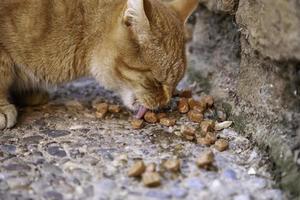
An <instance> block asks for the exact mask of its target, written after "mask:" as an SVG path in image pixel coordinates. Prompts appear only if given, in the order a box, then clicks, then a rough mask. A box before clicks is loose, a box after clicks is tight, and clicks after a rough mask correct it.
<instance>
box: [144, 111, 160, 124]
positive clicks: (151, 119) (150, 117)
mask: <svg viewBox="0 0 300 200" xmlns="http://www.w3.org/2000/svg"><path fill="white" fill-rule="evenodd" d="M144 119H145V121H146V122H148V123H152V124H154V123H156V122H157V121H158V119H157V116H156V114H155V113H154V112H150V111H148V112H146V114H145V116H144Z"/></svg>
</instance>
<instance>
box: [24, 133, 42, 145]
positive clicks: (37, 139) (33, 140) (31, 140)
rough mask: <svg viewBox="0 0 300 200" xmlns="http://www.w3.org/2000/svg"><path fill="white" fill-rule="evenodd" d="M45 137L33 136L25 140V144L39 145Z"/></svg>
mask: <svg viewBox="0 0 300 200" xmlns="http://www.w3.org/2000/svg"><path fill="white" fill-rule="evenodd" d="M42 139H44V137H42V136H40V135H33V136H28V137H25V138H23V141H24V143H26V144H38V143H39V142H40V141H41V140H42Z"/></svg>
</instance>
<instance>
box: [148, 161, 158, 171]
mask: <svg viewBox="0 0 300 200" xmlns="http://www.w3.org/2000/svg"><path fill="white" fill-rule="evenodd" d="M155 171H156V164H155V163H150V164H148V165H147V167H146V172H155Z"/></svg>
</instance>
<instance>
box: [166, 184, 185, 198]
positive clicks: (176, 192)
mask: <svg viewBox="0 0 300 200" xmlns="http://www.w3.org/2000/svg"><path fill="white" fill-rule="evenodd" d="M170 192H171V194H172V196H173V197H175V198H179V199H182V198H185V197H186V196H187V195H188V191H187V190H186V189H184V188H179V187H175V188H172V189H171V191H170Z"/></svg>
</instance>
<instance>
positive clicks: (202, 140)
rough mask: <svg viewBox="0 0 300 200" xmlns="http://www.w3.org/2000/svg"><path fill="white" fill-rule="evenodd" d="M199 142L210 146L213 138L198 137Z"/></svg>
mask: <svg viewBox="0 0 300 200" xmlns="http://www.w3.org/2000/svg"><path fill="white" fill-rule="evenodd" d="M197 143H198V144H201V145H206V146H209V145H211V140H210V139H208V138H207V137H199V138H197Z"/></svg>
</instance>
